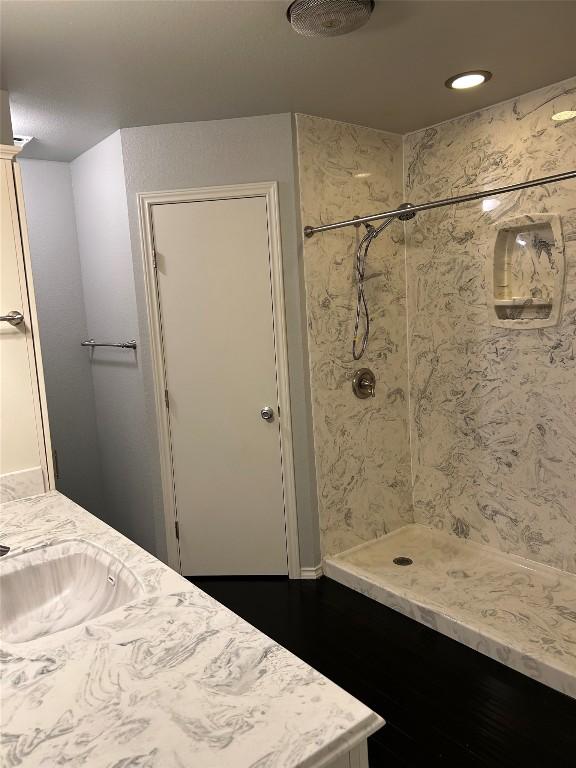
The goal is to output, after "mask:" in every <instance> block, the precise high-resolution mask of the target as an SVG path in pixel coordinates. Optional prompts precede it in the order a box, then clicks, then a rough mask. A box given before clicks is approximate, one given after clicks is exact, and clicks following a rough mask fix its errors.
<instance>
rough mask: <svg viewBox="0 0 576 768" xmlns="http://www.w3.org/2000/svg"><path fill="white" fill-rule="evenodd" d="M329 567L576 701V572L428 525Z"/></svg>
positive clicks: (346, 580)
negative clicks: (404, 562) (406, 560)
mask: <svg viewBox="0 0 576 768" xmlns="http://www.w3.org/2000/svg"><path fill="white" fill-rule="evenodd" d="M398 556H407V557H410V558H412V560H413V564H412V565H408V566H398V565H395V564H394V563H393V559H394V558H395V557H398ZM325 571H326V574H327V575H328V576H330V577H331V578H333V579H335V580H336V581H339V582H341V583H342V584H345V585H346V586H348V587H351V588H352V589H355V590H357V591H359V592H362V593H363V594H366V595H368V596H369V597H372V598H373V599H375V600H377V601H378V602H381V603H383V604H384V605H388V606H390V607H391V608H394V609H395V610H398V611H400V612H401V613H404V614H405V615H406V616H409V617H411V618H413V619H415V620H416V621H420V622H421V623H423V624H426V625H427V626H429V627H431V628H432V629H436V630H438V631H439V632H442V633H443V634H445V635H448V636H449V637H452V638H454V639H455V640H459V641H460V642H462V643H464V644H465V645H468V646H470V647H471V648H474V649H476V650H477V651H480V652H481V653H484V654H486V655H487V656H490V657H492V658H493V659H496V660H497V661H500V662H502V663H503V664H506V665H507V666H509V667H512V668H514V669H516V670H518V671H519V672H523V673H524V674H526V675H528V676H529V677H533V678H534V679H536V680H540V681H541V682H543V683H546V684H547V685H549V686H551V687H553V688H556V689H557V690H559V691H562V692H563V693H566V694H568V695H569V696H572V697H574V698H576V575H574V574H569V573H566V572H563V571H559V570H557V569H555V568H550V567H548V566H545V565H541V564H539V563H534V562H530V561H528V560H526V559H524V558H521V557H517V556H514V555H509V554H505V553H503V552H498V551H497V550H494V549H491V548H489V547H486V546H484V545H482V544H476V543H475V542H472V541H464V540H459V539H457V538H456V537H454V536H450V535H448V534H446V533H444V532H440V531H435V530H433V529H430V528H427V527H424V526H421V525H407V526H405V527H404V528H400V529H398V530H396V531H394V532H393V533H391V534H388V535H387V536H384V537H382V538H381V539H378V540H376V541H373V542H370V543H368V544H362V545H360V546H359V547H356V548H354V549H352V550H350V551H349V552H344V553H342V554H340V555H336V556H335V557H333V558H329V559H327V561H326V563H325Z"/></svg>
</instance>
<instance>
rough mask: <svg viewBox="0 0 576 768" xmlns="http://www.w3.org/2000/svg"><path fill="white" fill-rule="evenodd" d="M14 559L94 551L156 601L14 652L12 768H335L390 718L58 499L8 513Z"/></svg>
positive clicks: (5, 679) (8, 716)
mask: <svg viewBox="0 0 576 768" xmlns="http://www.w3.org/2000/svg"><path fill="white" fill-rule="evenodd" d="M2 533H3V539H4V541H5V542H6V543H8V544H10V546H11V547H12V551H16V552H18V551H20V552H23V551H32V550H34V548H36V547H38V546H39V545H41V544H48V543H57V542H60V541H63V540H67V539H69V538H82V539H85V540H87V541H90V542H92V543H93V544H96V545H98V546H100V547H101V548H103V549H105V550H106V551H107V552H110V553H111V554H113V555H115V556H116V557H118V558H119V559H121V560H122V561H123V562H124V563H125V564H126V565H127V566H128V567H129V568H131V569H132V571H133V573H134V575H135V576H136V577H137V578H138V579H139V580H140V582H141V583H142V584H144V585H145V590H146V592H147V593H148V594H147V596H146V597H145V598H144V599H137V600H136V601H133V602H130V603H128V604H127V605H125V606H122V607H121V608H118V609H117V610H115V611H112V612H110V613H107V614H106V615H103V616H100V617H99V618H95V619H91V620H90V621H89V622H87V623H86V624H83V625H81V626H77V627H73V628H70V629H66V630H64V631H62V632H60V633H57V634H53V635H48V636H45V637H42V638H39V639H36V640H31V641H29V642H26V643H19V644H11V643H6V642H3V643H2V645H1V648H0V662H1V670H2V707H1V708H0V718H1V721H2V742H1V744H2V746H1V752H0V754H1V762H2V765H3V766H5V767H6V768H19V767H20V766H22V768H40V767H42V768H44V766H55V765H66V766H69V768H85V767H86V766H90V768H128V766H130V768H136V767H137V766H138V768H184V766H189V765H194V766H202V768H223V766H231V767H232V766H233V768H243V767H245V768H292V767H294V768H296V766H300V767H301V768H312V767H317V768H321V767H323V766H327V765H328V764H329V763H330V762H331V761H332V760H334V759H335V758H337V757H338V756H340V755H342V754H344V753H346V752H348V751H349V750H350V749H352V748H354V747H355V746H356V745H358V744H359V743H361V742H362V741H363V740H365V739H366V738H367V736H369V735H370V734H371V733H373V732H374V731H375V730H377V729H378V728H380V727H381V725H382V720H381V718H380V717H378V715H376V714H375V713H373V712H372V711H371V710H370V709H368V708H367V707H365V706H364V705H363V704H361V703H360V702H358V701H356V700H355V699H354V698H353V697H351V696H350V695H349V694H347V693H346V692H345V691H343V690H342V689H341V688H339V687H338V686H336V685H334V684H333V683H331V682H330V681H329V680H327V679H326V678H325V677H323V676H322V675H320V674H319V673H318V672H316V671H315V670H313V669H312V668H311V667H309V666H308V665H307V664H304V662H302V661H300V660H299V659H297V658H296V657H295V656H293V655H292V654H291V653H289V652H288V651H286V650H285V649H284V648H282V647H281V646H279V645H277V644H276V643H274V642H273V641H272V640H270V639H269V638H268V637H266V636H265V635H263V634H262V633H261V632H259V631H258V630H256V629H255V628H254V627H251V626H250V625H249V624H247V623H246V622H245V621H243V620H242V619H240V618H239V617H238V616H236V615H235V614H233V613H232V612H231V611H229V610H227V609H226V608H224V606H222V605H220V604H219V603H217V602H216V601H215V600H213V599H212V598H211V597H209V596H208V595H206V594H205V593H204V592H202V591H201V590H199V589H197V588H196V587H194V586H192V585H191V584H189V583H188V582H187V581H186V580H185V579H183V578H181V577H180V576H179V575H178V574H176V573H174V571H172V570H170V569H169V568H167V567H166V566H164V565H163V564H162V563H160V562H159V561H158V560H156V559H155V558H153V557H152V556H151V555H149V554H147V553H146V552H144V551H143V550H142V549H140V548H139V547H137V546H136V545H135V544H133V543H132V542H130V541H129V540H128V539H126V538H124V537H123V536H122V535H120V534H119V533H117V532H116V531H114V530H112V529H111V528H109V527H108V526H106V525H105V524H104V523H102V522H101V521H99V520H97V519H96V518H94V517H92V516H91V515H89V514H88V513H87V512H85V511H84V510H82V509H81V508H80V507H78V506H77V505H76V504H74V503H73V502H71V501H69V500H68V499H66V498H65V497H63V496H61V495H60V494H58V493H56V492H53V493H49V494H46V495H44V496H37V497H35V498H32V499H27V500H25V501H19V502H12V503H10V504H7V505H6V506H5V507H4V509H3V530H2Z"/></svg>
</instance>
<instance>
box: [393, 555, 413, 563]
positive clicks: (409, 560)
mask: <svg viewBox="0 0 576 768" xmlns="http://www.w3.org/2000/svg"><path fill="white" fill-rule="evenodd" d="M392 562H393V563H394V565H412V563H413V562H414V561H413V560H412V558H411V557H395V558H394V560H392Z"/></svg>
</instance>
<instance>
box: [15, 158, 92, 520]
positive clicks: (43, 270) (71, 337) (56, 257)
mask: <svg viewBox="0 0 576 768" xmlns="http://www.w3.org/2000/svg"><path fill="white" fill-rule="evenodd" d="M18 164H19V165H20V168H21V170H22V184H23V187H24V200H25V203H26V219H27V223H28V236H29V238H30V256H31V259H32V271H33V278H34V291H35V294H36V308H37V311H38V321H39V325H40V341H41V342H42V358H43V360H42V361H43V364H44V380H45V384H46V399H47V402H48V417H49V419H50V435H51V438H52V446H53V447H54V448H55V449H56V451H57V453H58V474H59V476H58V478H57V479H56V487H57V488H58V490H59V491H61V492H62V493H64V494H66V496H68V497H69V498H71V499H72V500H73V501H75V502H76V503H77V504H80V505H81V506H83V507H85V508H86V509H88V510H90V512H92V513H93V514H95V515H98V517H101V518H104V519H106V507H105V505H104V500H103V495H102V471H101V466H100V456H99V453H98V437H97V428H96V409H95V403H94V387H93V384H92V374H91V365H90V357H89V355H88V352H87V350H85V349H82V347H81V346H80V341H81V340H82V339H85V338H87V334H88V330H87V327H86V312H85V310H84V295H83V290H82V275H81V270H80V258H79V253H78V239H77V235H76V219H75V216H74V200H73V198H72V179H71V177H70V166H69V164H68V163H55V162H50V161H46V160H19V161H18Z"/></svg>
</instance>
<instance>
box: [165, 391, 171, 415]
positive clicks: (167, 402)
mask: <svg viewBox="0 0 576 768" xmlns="http://www.w3.org/2000/svg"><path fill="white" fill-rule="evenodd" d="M164 402H165V403H166V408H168V410H170V396H169V395H168V390H167V389H165V390H164Z"/></svg>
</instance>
